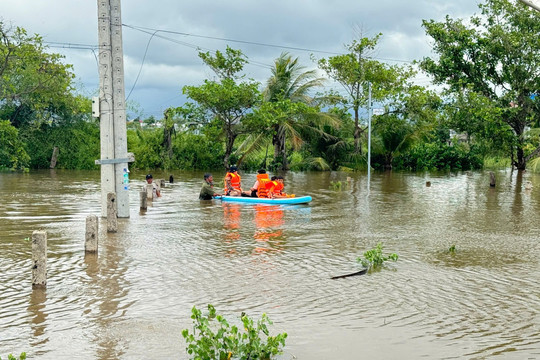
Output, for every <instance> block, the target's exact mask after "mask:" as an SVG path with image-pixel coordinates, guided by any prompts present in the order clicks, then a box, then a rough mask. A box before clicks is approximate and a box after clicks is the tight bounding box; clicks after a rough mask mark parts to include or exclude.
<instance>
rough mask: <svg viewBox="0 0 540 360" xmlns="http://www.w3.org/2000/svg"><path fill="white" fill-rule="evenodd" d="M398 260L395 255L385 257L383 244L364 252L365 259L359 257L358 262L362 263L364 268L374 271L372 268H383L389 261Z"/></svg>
mask: <svg viewBox="0 0 540 360" xmlns="http://www.w3.org/2000/svg"><path fill="white" fill-rule="evenodd" d="M397 259H398V255H397V254H395V253H392V254H389V255H384V254H383V244H382V243H378V244H377V247H375V248H374V249H371V250H368V251H366V252H364V257H363V258H362V257H359V258H358V259H357V261H358V262H360V263H361V264H362V266H364V267H366V268H368V269H372V268H380V267H382V266H383V264H384V262H385V261H388V260H392V261H397Z"/></svg>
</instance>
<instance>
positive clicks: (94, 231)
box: [84, 215, 99, 253]
mask: <svg viewBox="0 0 540 360" xmlns="http://www.w3.org/2000/svg"><path fill="white" fill-rule="evenodd" d="M98 227H99V223H98V218H97V216H96V215H88V216H87V217H86V237H85V242H84V251H86V252H89V253H95V252H97V251H98Z"/></svg>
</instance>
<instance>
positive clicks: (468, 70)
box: [421, 0, 540, 170]
mask: <svg viewBox="0 0 540 360" xmlns="http://www.w3.org/2000/svg"><path fill="white" fill-rule="evenodd" d="M479 7H480V9H481V15H479V16H476V15H475V16H473V17H471V18H470V19H467V20H461V19H457V20H454V19H451V18H450V17H447V18H446V19H445V21H443V22H435V21H434V20H430V21H424V22H423V25H424V27H425V29H426V33H427V34H428V35H429V36H431V37H432V38H433V40H434V48H433V50H434V52H435V53H436V54H437V57H436V58H435V59H431V58H425V59H424V60H423V61H422V62H421V68H422V69H424V70H425V71H427V72H428V73H430V74H431V75H432V76H433V77H434V79H435V82H436V83H437V84H445V85H447V86H448V88H449V91H450V93H451V94H453V95H454V96H456V98H458V103H461V104H465V105H466V106H465V107H463V113H464V115H463V116H458V117H456V120H457V122H458V123H461V125H462V127H463V128H465V127H466V128H468V129H467V131H470V133H469V135H476V136H479V137H485V133H484V131H485V129H486V128H491V129H496V131H491V132H489V133H488V134H487V135H488V136H487V137H489V136H494V137H495V136H496V137H500V138H499V139H497V141H498V142H503V144H504V145H506V146H508V147H509V148H510V153H511V154H512V158H513V159H514V164H513V165H515V166H516V167H517V168H518V169H521V170H524V169H525V167H526V163H527V162H528V161H529V160H531V159H532V158H533V157H534V156H536V155H538V153H540V147H539V146H538V143H536V144H534V148H533V149H527V146H528V144H527V140H526V137H525V136H524V134H525V129H526V128H527V127H533V126H534V124H537V123H538V122H539V119H540V112H538V111H537V110H538V109H537V107H536V104H535V103H534V100H533V99H532V98H531V94H532V93H533V92H535V91H537V90H538V89H539V88H540V73H539V72H538V69H540V42H539V41H538V39H539V34H540V15H539V13H538V12H535V11H530V9H528V8H527V7H526V6H525V5H524V4H522V3H520V2H517V1H507V0H486V1H485V3H483V4H480V5H479ZM460 98H461V99H460ZM464 100H465V101H464ZM486 104H487V105H488V106H486ZM475 109H476V111H475ZM471 115H472V116H471ZM485 125H488V126H485ZM503 125H506V126H503ZM501 135H502V136H501ZM487 137H486V138H487Z"/></svg>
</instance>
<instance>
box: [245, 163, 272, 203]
mask: <svg viewBox="0 0 540 360" xmlns="http://www.w3.org/2000/svg"><path fill="white" fill-rule="evenodd" d="M269 181H270V178H269V177H268V174H267V173H266V170H265V169H259V170H257V180H255V183H254V184H253V186H252V187H251V188H250V189H249V190H248V191H244V192H243V193H242V196H248V197H255V198H256V197H268V196H267V191H266V183H267V182H269ZM259 193H260V194H262V196H261V195H259Z"/></svg>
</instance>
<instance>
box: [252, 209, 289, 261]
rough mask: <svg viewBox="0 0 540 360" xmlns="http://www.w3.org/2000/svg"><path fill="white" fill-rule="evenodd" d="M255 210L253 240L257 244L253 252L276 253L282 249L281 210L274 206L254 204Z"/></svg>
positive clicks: (282, 221)
mask: <svg viewBox="0 0 540 360" xmlns="http://www.w3.org/2000/svg"><path fill="white" fill-rule="evenodd" d="M253 208H254V210H255V219H254V222H255V234H254V235H253V238H254V239H255V241H256V242H257V243H258V244H257V247H255V249H254V251H255V252H256V253H263V252H276V251H280V249H281V248H282V247H283V241H284V238H283V229H282V228H281V226H282V225H283V224H284V220H283V208H282V207H281V206H276V205H265V204H256V205H254V206H253Z"/></svg>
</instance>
